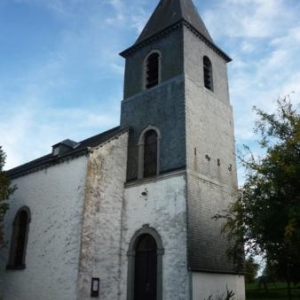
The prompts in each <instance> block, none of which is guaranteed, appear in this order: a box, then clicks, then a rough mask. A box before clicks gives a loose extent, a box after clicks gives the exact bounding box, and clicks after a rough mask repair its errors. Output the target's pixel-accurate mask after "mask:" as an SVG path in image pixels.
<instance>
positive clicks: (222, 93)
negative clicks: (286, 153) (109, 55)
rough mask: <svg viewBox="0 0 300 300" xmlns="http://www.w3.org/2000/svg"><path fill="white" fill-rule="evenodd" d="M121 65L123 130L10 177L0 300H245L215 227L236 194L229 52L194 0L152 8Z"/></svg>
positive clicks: (54, 152) (52, 154)
mask: <svg viewBox="0 0 300 300" xmlns="http://www.w3.org/2000/svg"><path fill="white" fill-rule="evenodd" d="M121 56H122V57H123V58H124V59H125V62H126V64H125V77H124V97H123V100H122V101H121V117H120V125H119V126H118V127H115V128H112V129H110V130H108V131H106V132H103V133H100V134H98V135H96V136H93V137H90V138H87V139H85V140H83V141H73V140H70V139H66V140H63V141H61V142H59V143H57V144H55V145H53V146H52V149H51V148H50V147H49V148H50V149H49V154H48V155H45V156H43V157H40V158H38V159H36V160H33V161H31V162H28V163H26V164H24V165H21V166H18V167H16V168H14V169H11V170H9V171H8V172H7V174H8V175H9V177H10V178H11V179H12V182H13V184H15V185H17V187H18V189H17V190H16V191H15V192H14V194H13V195H12V196H11V199H10V210H9V211H8V212H7V214H6V218H5V223H4V225H5V227H4V230H5V240H6V241H7V247H6V248H5V249H2V250H1V252H0V295H1V296H2V299H3V300H20V299H23V300H87V299H92V298H98V299H102V300H204V299H206V300H207V299H219V298H218V297H222V296H224V295H226V290H227V289H228V290H229V291H233V292H234V294H235V296H234V299H235V300H244V299H245V289H244V276H243V274H239V273H237V272H236V271H235V268H234V266H233V264H232V263H231V262H230V261H229V260H228V258H227V256H226V249H227V246H228V241H227V239H226V237H225V236H224V235H222V234H221V229H220V228H221V225H222V223H221V221H215V220H213V219H212V217H213V216H214V215H215V214H216V213H217V212H220V211H221V210H222V209H224V208H226V207H227V205H228V203H230V202H232V201H234V200H235V199H236V196H237V172H236V162H235V143H234V124H233V115H232V107H231V105H230V100H229V91H228V77H227V63H228V62H230V61H231V59H230V57H229V56H228V55H227V54H226V53H225V52H223V51H222V50H221V49H220V48H219V47H218V46H217V45H216V44H215V43H214V41H213V39H212V37H211V36H210V34H209V32H208V30H207V28H206V26H205V24H204V23H203V21H202V19H201V17H200V16H199V14H198V12H197V10H196V8H195V6H194V4H193V3H192V0H160V2H159V3H158V5H157V7H156V9H155V11H154V12H153V14H152V16H151V17H150V19H149V21H148V22H147V24H146V25H145V27H144V29H143V31H142V32H141V34H140V36H139V37H138V38H137V40H136V42H135V43H134V44H133V45H132V46H131V47H129V48H128V49H126V50H125V51H123V52H121ZM209 297H212V298H209ZM222 299H223V298H222ZM224 299H225V298H224Z"/></svg>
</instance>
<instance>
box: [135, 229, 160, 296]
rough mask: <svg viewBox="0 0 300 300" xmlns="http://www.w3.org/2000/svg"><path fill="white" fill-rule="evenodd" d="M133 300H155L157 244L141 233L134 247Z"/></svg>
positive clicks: (151, 238)
mask: <svg viewBox="0 0 300 300" xmlns="http://www.w3.org/2000/svg"><path fill="white" fill-rule="evenodd" d="M134 267H135V272H134V274H135V276H134V300H157V292H156V291H157V286H156V283H157V245H156V242H155V239H154V238H153V237H152V236H151V235H150V234H143V235H142V236H141V237H140V238H139V239H138V242H137V244H136V249H135V266H134Z"/></svg>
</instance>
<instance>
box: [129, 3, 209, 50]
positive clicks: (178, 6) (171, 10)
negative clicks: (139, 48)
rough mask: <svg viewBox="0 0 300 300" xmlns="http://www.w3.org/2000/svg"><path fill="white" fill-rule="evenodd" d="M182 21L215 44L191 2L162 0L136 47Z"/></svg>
mask: <svg viewBox="0 0 300 300" xmlns="http://www.w3.org/2000/svg"><path fill="white" fill-rule="evenodd" d="M181 21H186V22H187V23H189V24H190V25H192V27H193V28H194V29H196V30H197V31H198V32H199V33H200V34H201V35H202V36H203V37H205V38H206V39H207V40H208V41H210V42H211V43H213V40H212V38H211V36H210V35H209V32H208V30H207V29H206V27H205V25H204V23H203V21H202V19H201V17H200V16H199V14H198V11H197V9H196V7H195V5H194V4H193V2H192V1H191V0H161V1H160V2H159V4H158V6H157V7H156V9H155V11H154V13H153V14H152V16H151V17H150V19H149V21H148V23H147V24H146V26H145V28H144V29H143V31H142V33H141V34H140V36H139V37H138V39H137V41H136V42H135V45H136V44H139V43H141V42H143V41H145V40H146V39H148V38H149V37H151V36H153V35H154V34H156V33H158V32H160V31H162V30H164V29H166V28H169V27H170V26H173V25H174V24H176V23H178V22H181Z"/></svg>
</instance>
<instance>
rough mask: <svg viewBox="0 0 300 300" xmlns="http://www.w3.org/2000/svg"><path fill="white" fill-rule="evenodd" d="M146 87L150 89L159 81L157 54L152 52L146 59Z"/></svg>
mask: <svg viewBox="0 0 300 300" xmlns="http://www.w3.org/2000/svg"><path fill="white" fill-rule="evenodd" d="M145 67H146V74H145V77H146V78H145V79H146V89H150V88H152V87H153V86H156V85H158V83H159V54H158V53H157V52H154V53H152V54H150V55H149V57H148V58H147V61H146V66H145Z"/></svg>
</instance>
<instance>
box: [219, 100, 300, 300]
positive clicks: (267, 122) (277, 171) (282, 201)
mask: <svg viewBox="0 0 300 300" xmlns="http://www.w3.org/2000/svg"><path fill="white" fill-rule="evenodd" d="M277 104H278V107H277V111H276V113H275V114H269V113H267V112H264V111H262V110H260V109H258V108H256V107H254V110H255V111H256V113H257V115H258V117H259V119H258V121H257V122H256V126H255V132H256V133H258V134H260V137H261V138H260V146H261V147H262V149H264V151H265V155H263V157H258V158H257V157H255V156H254V155H253V154H252V153H251V151H250V149H249V148H248V147H246V149H247V150H248V151H249V152H248V156H245V155H240V156H239V158H240V160H241V162H242V164H243V165H244V166H245V168H246V177H245V183H244V185H243V187H242V188H241V190H240V191H239V196H238V200H237V201H236V202H234V203H232V204H231V205H230V206H229V207H228V209H227V210H226V211H225V212H224V213H222V214H218V215H216V216H215V218H216V219H219V218H225V224H224V226H223V232H226V233H227V236H228V239H229V240H230V241H231V246H230V248H229V249H228V254H229V255H230V257H231V258H233V261H234V262H235V263H236V265H237V266H238V267H241V266H242V260H241V251H238V250H239V249H241V247H240V245H241V244H244V245H245V251H246V254H248V255H252V256H254V255H261V256H264V257H265V258H266V261H267V262H268V263H269V264H270V265H272V268H273V269H274V270H276V274H277V276H278V277H279V278H281V279H282V280H285V281H286V282H287V283H288V286H289V298H290V299H291V294H290V284H291V283H297V282H299V281H300V272H299V269H300V243H299V241H300V115H299V107H298V111H297V109H296V108H294V107H293V105H292V104H291V101H290V100H289V99H288V98H287V97H286V98H284V99H279V100H278V101H277Z"/></svg>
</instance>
